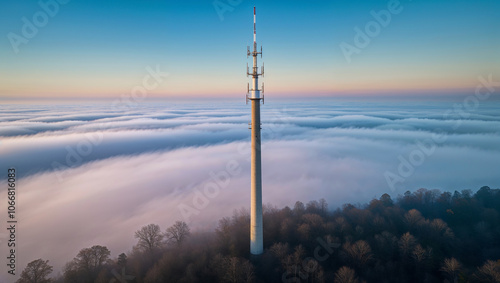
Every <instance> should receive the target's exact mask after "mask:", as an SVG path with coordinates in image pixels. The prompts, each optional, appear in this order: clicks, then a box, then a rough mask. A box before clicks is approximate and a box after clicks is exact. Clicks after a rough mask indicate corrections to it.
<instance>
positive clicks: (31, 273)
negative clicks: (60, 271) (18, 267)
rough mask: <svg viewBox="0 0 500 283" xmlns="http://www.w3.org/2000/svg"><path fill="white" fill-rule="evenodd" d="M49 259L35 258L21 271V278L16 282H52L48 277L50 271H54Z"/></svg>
mask: <svg viewBox="0 0 500 283" xmlns="http://www.w3.org/2000/svg"><path fill="white" fill-rule="evenodd" d="M48 263H49V261H48V260H43V259H37V260H34V261H32V262H30V263H28V265H27V266H26V268H25V269H24V270H23V272H22V273H21V278H19V279H18V280H17V281H16V283H49V282H52V280H51V279H50V278H47V277H48V276H49V274H50V273H52V266H50V265H49V264H48Z"/></svg>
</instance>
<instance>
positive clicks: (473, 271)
mask: <svg viewBox="0 0 500 283" xmlns="http://www.w3.org/2000/svg"><path fill="white" fill-rule="evenodd" d="M249 225H250V216H249V213H248V211H246V210H240V211H235V212H234V214H233V216H232V217H226V218H223V219H220V220H219V224H218V227H217V228H216V229H215V231H207V232H196V233H192V232H190V229H189V227H188V225H187V224H186V223H185V222H182V221H177V222H176V223H175V224H174V225H173V226H171V227H168V228H166V229H164V230H163V229H162V228H161V226H160V225H158V224H146V225H145V226H144V227H142V228H140V229H138V230H137V231H136V232H135V235H134V236H135V238H136V239H137V244H136V245H135V246H134V247H133V248H132V250H131V251H130V252H126V251H124V253H121V254H120V255H119V256H118V257H117V258H111V257H110V250H109V249H108V248H107V247H105V246H101V245H95V246H92V247H84V248H82V249H81V250H80V252H79V253H78V254H76V255H75V256H74V258H73V259H72V260H70V261H69V262H68V263H67V264H66V265H65V267H64V270H63V272H62V273H61V274H59V275H53V274H51V273H52V266H51V265H50V261H49V258H50V255H48V259H36V260H33V261H31V262H30V263H29V264H28V266H27V267H26V268H25V269H24V271H23V272H22V275H21V278H20V279H19V280H18V281H17V283H27V282H38V283H40V282H68V283H69V282H75V283H80V282H82V283H84V282H102V283H104V282H106V283H107V282H151V283H153V282H318V283H319V282H337V283H347V282H349V283H355V282H500V189H490V188H489V187H482V188H481V189H479V190H478V191H477V192H476V193H473V192H472V191H470V190H463V191H461V192H458V191H455V192H454V193H450V192H440V191H439V190H427V189H419V190H417V191H415V192H413V193H411V192H406V193H405V194H404V195H400V196H398V198H397V199H396V200H393V199H391V197H390V196H389V195H388V194H384V195H382V196H381V197H380V198H379V199H373V200H372V201H371V202H370V203H369V204H366V205H352V204H345V205H344V206H343V207H342V209H340V208H339V209H337V210H335V211H332V210H329V209H328V205H327V203H326V201H325V200H324V199H321V200H319V201H311V202H309V203H307V204H304V203H302V202H300V201H298V202H296V203H295V205H294V207H293V208H290V207H285V208H282V209H279V208H276V207H273V206H270V205H268V206H265V208H264V247H265V252H264V254H263V255H262V256H260V257H257V258H251V257H249V245H248V243H249ZM54 277H55V278H54Z"/></svg>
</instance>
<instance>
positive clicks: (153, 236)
mask: <svg viewBox="0 0 500 283" xmlns="http://www.w3.org/2000/svg"><path fill="white" fill-rule="evenodd" d="M134 236H135V238H137V239H139V241H138V242H137V245H138V246H139V247H140V249H141V250H143V251H147V252H150V253H151V252H153V251H155V250H157V249H159V248H161V247H162V245H163V234H162V233H161V229H160V226H159V225H157V224H149V225H147V226H144V227H142V228H141V229H140V230H137V231H135V235H134Z"/></svg>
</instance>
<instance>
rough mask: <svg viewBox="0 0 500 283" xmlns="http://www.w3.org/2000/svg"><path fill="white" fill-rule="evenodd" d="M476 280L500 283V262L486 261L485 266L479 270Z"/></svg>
mask: <svg viewBox="0 0 500 283" xmlns="http://www.w3.org/2000/svg"><path fill="white" fill-rule="evenodd" d="M474 277H476V279H477V280H478V281H479V282H487V283H490V282H491V283H493V282H495V283H496V282H500V260H499V261H496V262H495V261H492V260H488V261H486V262H485V263H484V264H483V266H481V267H479V268H478V271H477V273H476V274H475V276H474Z"/></svg>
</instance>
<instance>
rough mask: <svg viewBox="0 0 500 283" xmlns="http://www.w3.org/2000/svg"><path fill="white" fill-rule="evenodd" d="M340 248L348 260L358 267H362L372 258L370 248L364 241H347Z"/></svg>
mask: <svg viewBox="0 0 500 283" xmlns="http://www.w3.org/2000/svg"><path fill="white" fill-rule="evenodd" d="M342 248H343V252H344V254H345V255H346V257H347V258H348V260H349V261H350V262H351V263H352V264H354V265H357V266H359V267H363V266H364V265H365V264H366V263H367V262H368V261H369V260H371V259H372V249H371V248H370V245H369V244H368V243H367V242H366V241H363V240H359V241H357V242H355V243H354V244H351V243H349V242H347V243H345V244H344V245H343V247H342Z"/></svg>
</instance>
